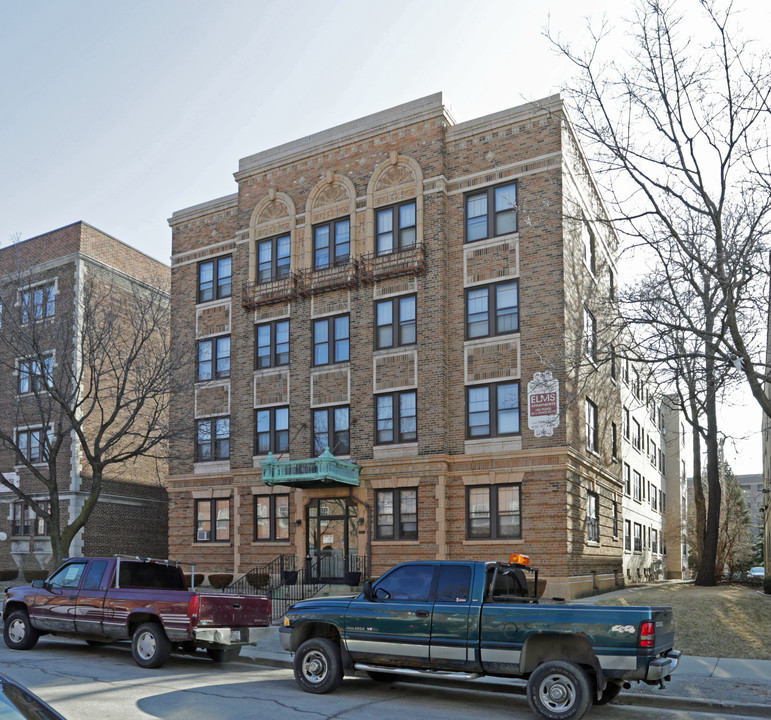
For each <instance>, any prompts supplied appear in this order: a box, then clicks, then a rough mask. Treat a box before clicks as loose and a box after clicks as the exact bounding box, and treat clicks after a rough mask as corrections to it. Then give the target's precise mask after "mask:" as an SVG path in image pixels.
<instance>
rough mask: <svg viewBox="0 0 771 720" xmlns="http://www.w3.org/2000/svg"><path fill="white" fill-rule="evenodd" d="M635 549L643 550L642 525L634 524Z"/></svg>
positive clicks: (637, 550) (636, 550)
mask: <svg viewBox="0 0 771 720" xmlns="http://www.w3.org/2000/svg"><path fill="white" fill-rule="evenodd" d="M634 551H635V552H642V525H640V523H635V524H634Z"/></svg>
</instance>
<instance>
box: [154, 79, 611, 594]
mask: <svg viewBox="0 0 771 720" xmlns="http://www.w3.org/2000/svg"><path fill="white" fill-rule="evenodd" d="M235 178H236V181H237V184H238V190H237V192H236V193H234V194H233V195H229V196H227V197H223V198H219V199H217V200H213V201H211V202H207V203H204V204H201V205H197V206H194V207H191V208H188V209H185V210H181V211H178V212H175V213H174V215H173V217H172V218H171V220H170V221H169V222H170V225H171V227H172V229H173V247H172V304H173V317H172V341H173V342H175V343H181V344H183V345H192V344H193V343H196V344H197V345H196V347H197V351H196V352H197V355H198V362H197V364H196V366H195V367H193V366H191V368H190V374H189V384H188V388H187V391H186V392H184V393H182V394H181V395H180V396H178V397H176V398H175V402H174V405H173V409H172V422H174V421H175V420H176V422H177V423H179V424H180V425H185V424H188V425H189V420H185V419H184V418H186V417H187V415H186V413H187V411H188V409H189V408H191V407H193V408H194V409H195V415H196V420H195V431H196V435H197V438H196V441H195V443H194V445H195V451H194V449H193V447H192V446H186V445H184V444H182V443H180V444H177V446H176V447H174V448H172V449H173V455H175V456H176V457H177V458H178V459H177V460H174V461H173V462H172V464H171V467H170V477H169V478H168V481H167V488H168V490H169V495H170V501H171V508H172V509H171V514H170V519H169V544H170V552H171V554H172V555H173V556H174V557H176V558H178V559H180V560H187V561H190V562H195V563H196V566H197V568H198V569H201V570H203V571H204V572H206V571H212V572H213V571H219V572H233V573H234V574H240V573H244V572H246V571H248V570H250V569H251V568H254V567H256V566H260V565H264V564H265V563H267V562H268V561H271V560H273V559H274V558H276V557H278V556H280V555H284V556H286V557H287V558H289V557H296V558H298V562H299V563H300V564H302V563H304V562H305V561H306V560H305V559H306V558H309V560H308V563H309V565H310V566H311V569H312V572H313V573H315V574H317V575H319V576H321V577H323V578H330V579H334V578H336V577H341V576H342V575H343V574H344V571H345V569H346V568H350V567H354V566H355V563H356V562H360V559H361V558H364V559H365V561H366V563H367V565H366V570H365V571H366V573H367V574H369V575H377V574H379V573H380V572H382V571H383V570H385V569H386V568H387V567H389V566H390V565H392V564H393V563H395V562H397V561H400V560H407V559H434V558H440V559H445V558H446V559H459V558H468V559H481V560H487V559H490V560H492V559H498V560H501V559H503V560H505V559H507V558H508V556H509V554H510V553H512V552H524V553H526V554H529V555H530V556H531V558H532V561H533V563H534V564H536V565H537V566H539V567H540V568H541V571H542V577H544V578H546V579H547V580H548V583H549V584H548V587H547V590H546V592H547V593H548V594H549V595H558V596H565V597H576V596H580V595H585V594H588V593H590V592H592V590H593V589H610V588H612V587H613V586H615V585H616V584H620V583H622V582H623V572H622V557H623V538H622V530H621V528H622V523H621V517H620V515H619V510H620V508H621V506H622V499H623V495H624V486H623V484H622V476H621V462H620V457H618V455H619V446H618V442H619V432H618V429H619V428H620V427H621V421H622V412H621V400H620V393H619V390H618V386H617V384H616V383H615V381H614V380H613V378H612V377H611V367H610V363H607V362H603V361H602V360H601V358H600V357H599V350H598V348H599V347H600V346H601V345H602V343H603V339H602V338H601V337H598V336H599V335H601V332H602V331H601V329H599V328H600V325H598V318H600V317H601V316H602V315H603V313H606V312H607V309H608V308H609V307H611V308H612V307H613V306H614V305H615V297H614V292H615V290H614V288H615V286H616V282H615V281H614V274H615V266H614V262H615V261H614V259H613V258H614V257H615V253H616V239H615V237H614V236H613V235H612V233H610V232H609V231H608V229H607V228H608V225H607V224H606V223H604V222H598V221H595V220H594V219H595V218H605V217H606V216H605V214H604V210H603V206H602V203H601V201H600V199H599V197H598V195H597V192H596V189H595V186H594V184H593V182H592V180H591V177H590V174H589V172H588V170H587V167H586V164H585V161H584V159H583V156H582V154H581V150H580V148H579V146H578V143H577V140H576V137H575V135H574V133H573V130H572V128H571V126H570V124H569V122H568V121H567V120H566V117H565V114H564V110H563V106H562V102H561V100H560V99H559V97H558V96H553V97H550V98H546V99H544V100H543V101H541V102H539V103H536V104H530V105H523V106H521V107H517V108H513V109H511V110H506V111H503V112H500V113H496V114H494V115H489V116H486V117H482V118H478V119H476V120H471V121H468V122H464V123H460V124H454V122H453V121H452V119H451V118H450V117H449V116H448V114H447V113H446V111H445V109H444V107H443V105H442V100H441V95H439V94H437V95H433V96H429V97H427V98H423V99H421V100H417V101H415V102H411V103H407V104H406V105H402V106H399V107H396V108H393V109H391V110H387V111H385V112H381V113H377V114H375V115H372V116H369V117H366V118H363V119H361V120H357V121H354V122H351V123H347V124H345V125H342V126H340V127H337V128H333V129H331V130H327V131H325V132H321V133H318V134H316V135H311V136H309V137H307V138H304V139H302V140H298V141H295V142H291V143H287V144H285V145H282V146H279V147H277V148H274V149H272V150H267V151H264V152H261V153H258V154H257V155H253V156H250V157H246V158H244V159H242V160H241V162H240V165H239V169H238V172H237V173H236V174H235ZM549 373H551V376H550V375H549ZM555 382H556V383H557V384H558V385H555ZM528 398H530V402H528ZM531 416H532V417H531ZM555 419H556V420H558V422H555ZM536 427H538V429H537V430H536V429H535V428H536ZM179 429H183V428H182V427H180V428H179ZM614 439H615V441H614ZM326 446H328V447H329V448H330V449H331V451H332V453H333V454H334V455H335V456H336V457H337V458H338V460H342V462H341V463H338V464H336V465H334V466H333V469H332V470H326V469H324V462H325V461H324V460H323V459H321V460H314V458H316V456H317V455H319V453H320V452H321V451H323V449H324V448H325V447H326ZM269 451H270V452H271V453H272V455H273V459H274V460H277V461H278V465H274V464H272V463H271V462H268V463H267V464H266V465H265V470H264V472H265V477H263V462H264V461H265V460H266V458H267V456H268V455H267V454H268V452H269ZM614 455H615V456H616V457H613V456H614ZM288 460H289V461H290V462H289V463H287V461H288ZM348 461H350V462H348ZM354 464H355V465H354Z"/></svg>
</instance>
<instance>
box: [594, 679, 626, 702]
mask: <svg viewBox="0 0 771 720" xmlns="http://www.w3.org/2000/svg"><path fill="white" fill-rule="evenodd" d="M621 688H622V685H621V684H620V683H615V682H612V681H611V680H608V684H607V685H606V686H605V689H604V690H603V691H602V695H600V699H599V700H595V701H594V704H595V705H607V704H608V703H612V702H613V701H614V700H615V699H616V698H617V697H618V694H619V693H620V692H621Z"/></svg>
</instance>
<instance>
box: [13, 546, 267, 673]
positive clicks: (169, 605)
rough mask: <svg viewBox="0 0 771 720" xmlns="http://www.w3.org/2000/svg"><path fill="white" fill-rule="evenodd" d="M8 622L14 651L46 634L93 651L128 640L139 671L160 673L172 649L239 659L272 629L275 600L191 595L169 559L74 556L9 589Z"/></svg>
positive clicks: (216, 594) (177, 567)
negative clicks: (42, 576)
mask: <svg viewBox="0 0 771 720" xmlns="http://www.w3.org/2000/svg"><path fill="white" fill-rule="evenodd" d="M3 621H4V625H3V638H4V639H5V644H6V645H7V646H8V647H9V648H12V649H13V650H29V649H30V648H32V647H34V646H35V644H36V643H37V641H38V638H39V637H40V636H41V635H46V634H52V635H61V636H69V637H78V638H82V639H83V640H85V641H86V642H87V643H88V644H89V645H104V644H107V643H109V642H112V641H115V640H128V639H130V640H131V650H132V654H133V656H134V660H135V661H136V663H137V665H139V666H140V667H145V668H155V667H160V666H161V665H163V663H165V662H166V660H167V659H168V657H169V654H170V653H171V651H172V649H174V648H181V649H183V650H187V651H193V650H195V649H197V648H205V649H206V651H207V653H208V654H209V656H210V657H211V658H212V660H214V661H215V662H224V661H227V660H231V659H233V658H234V657H236V656H237V655H238V654H239V652H240V651H241V647H242V646H244V645H248V644H252V643H255V642H256V640H257V637H256V635H257V633H256V631H255V628H257V627H264V626H266V625H270V600H269V599H268V598H267V597H262V596H255V595H234V594H227V593H199V592H194V591H192V590H188V588H187V583H186V581H185V576H184V574H183V572H182V570H181V568H180V567H179V566H178V565H177V564H176V563H173V562H171V561H162V560H149V559H140V558H132V559H127V558H121V557H116V558H70V559H69V560H67V561H65V563H64V564H63V565H62V566H61V567H60V568H59V569H58V570H57V571H56V572H54V573H53V575H51V576H50V577H49V578H48V579H47V580H35V581H34V582H33V583H32V585H28V586H25V587H12V588H8V590H6V596H5V603H4V605H3Z"/></svg>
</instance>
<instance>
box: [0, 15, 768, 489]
mask: <svg viewBox="0 0 771 720" xmlns="http://www.w3.org/2000/svg"><path fill="white" fill-rule="evenodd" d="M678 2H683V4H685V0H678ZM744 5H749V12H750V15H749V16H748V26H750V27H765V28H766V29H768V28H771V3H764V2H762V0H757V2H755V0H746V2H745V3H744ZM630 8H631V4H630V3H628V2H623V1H621V0H616V1H615V2H614V1H613V0H582V2H580V3H578V2H575V0H541V2H532V0H485V2H470V1H469V0H412V1H409V0H388V1H387V2H386V1H378V0H372V1H370V2H367V1H366V0H325V1H324V2H319V1H318V0H293V1H292V2H289V1H287V0H218V1H217V2H212V1H211V0H186V1H183V0H130V1H129V0H125V1H123V2H120V1H119V0H110V1H109V2H105V1H104V0H0V98H2V103H1V105H0V246H3V245H6V244H8V243H9V242H11V241H12V240H13V239H15V238H21V239H26V238H30V237H34V236H36V235H39V234H42V233H45V232H48V231H50V230H54V229H56V228H59V227H62V226H65V225H69V224H71V223H73V222H76V221H78V220H83V221H85V222H87V223H89V224H91V225H93V226H95V227H97V228H98V229H100V230H102V231H104V232H106V233H108V234H110V235H113V236H114V237H117V238H118V239H120V240H122V241H124V242H126V243H128V244H130V245H133V246H134V247H136V248H138V249H140V250H142V251H143V252H145V253H147V254H149V255H151V256H153V257H155V258H157V259H159V260H162V261H164V262H167V263H168V262H169V256H170V254H171V229H170V228H169V226H168V223H167V219H168V218H170V217H171V215H172V213H173V212H175V211H177V210H181V209H183V208H186V207H189V206H191V205H195V204H198V203H201V202H206V201H208V200H212V199H215V198H218V197H221V196H223V195H229V194H231V193H234V192H235V191H236V189H237V187H236V183H235V180H234V179H233V173H234V172H236V170H237V169H238V161H239V159H240V158H243V157H246V156H249V155H252V154H254V153H257V152H260V151H261V150H266V149H269V148H272V147H275V146H276V145H280V144H282V143H285V142H289V141H291V140H295V139H298V138H302V137H304V136H306V135H309V134H312V133H315V132H319V131H322V130H326V129H328V128H331V127H334V126H335V125H339V124H341V123H344V122H348V121H350V120H355V119H357V118H360V117H363V116H365V115H369V114H371V113H374V112H378V111H380V110H385V109H387V108H390V107H393V106H395V105H399V104H401V103H404V102H408V101H410V100H415V99H417V98H420V97H424V96H426V95H430V94H432V93H435V92H439V91H441V92H442V93H443V99H444V103H445V105H446V106H447V107H448V108H449V110H450V113H451V114H452V116H453V117H454V118H455V120H456V121H458V122H462V121H464V120H469V119H472V118H476V117H480V116H482V115H486V114H488V113H492V112H497V111H499V110H504V109H506V108H509V107H513V106H515V105H519V104H521V103H523V102H527V101H530V100H536V99H538V98H542V97H545V96H547V95H550V94H552V93H555V92H558V91H559V88H560V86H561V85H562V84H564V83H565V82H567V81H568V80H569V77H570V73H571V68H570V65H569V64H568V63H567V62H566V61H565V60H563V59H561V58H559V57H558V56H557V55H556V54H555V53H554V51H553V50H552V49H551V48H550V46H549V44H548V42H547V41H546V39H545V38H544V37H543V30H544V28H546V27H547V25H548V26H550V27H551V28H552V30H553V31H555V32H558V33H562V34H563V35H564V36H565V37H568V38H571V37H573V36H575V35H576V34H577V33H578V31H581V30H582V29H583V28H584V27H585V25H586V19H587V18H588V17H591V18H592V19H593V21H595V22H596V21H597V20H598V19H599V18H601V17H602V16H603V15H604V16H606V17H607V18H608V19H609V20H610V21H611V23H615V24H617V23H618V21H619V19H620V18H621V17H622V16H626V15H628V14H629V12H630ZM580 34H581V33H579V35H580ZM577 39H580V37H577ZM621 49H622V48H621V47H619V50H621ZM736 404H737V408H734V409H733V410H731V409H729V408H726V411H725V412H726V415H725V420H726V423H727V426H733V427H742V428H745V427H746V430H744V431H742V432H743V433H747V434H748V435H749V439H748V440H747V441H744V442H742V443H740V444H739V445H738V446H737V450H736V451H735V452H733V451H732V449H731V447H730V445H731V443H729V444H728V445H727V447H726V452H727V455H728V457H729V460H730V459H732V458H734V459H733V467H734V470H735V472H737V473H738V474H743V473H755V472H758V473H759V472H761V452H760V438H759V428H760V411H759V410H758V409H757V407H756V406H755V405H754V404H753V403H752V401H751V400H750V399H747V400H746V402H745V400H744V399H742V398H739V400H738V401H737V403H736ZM731 413H733V414H731ZM737 423H738V424H737Z"/></svg>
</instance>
